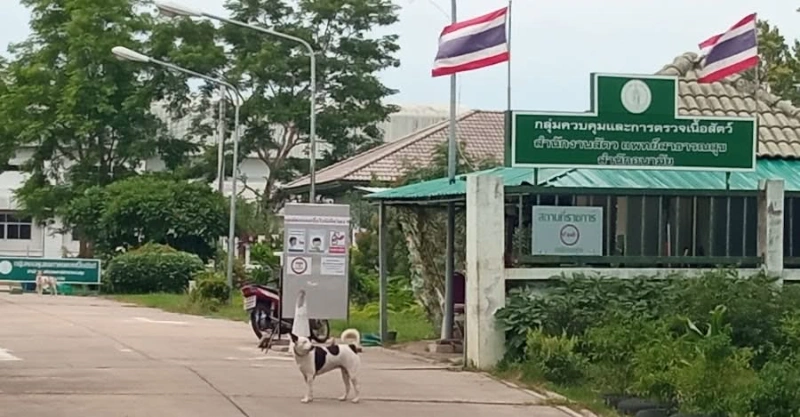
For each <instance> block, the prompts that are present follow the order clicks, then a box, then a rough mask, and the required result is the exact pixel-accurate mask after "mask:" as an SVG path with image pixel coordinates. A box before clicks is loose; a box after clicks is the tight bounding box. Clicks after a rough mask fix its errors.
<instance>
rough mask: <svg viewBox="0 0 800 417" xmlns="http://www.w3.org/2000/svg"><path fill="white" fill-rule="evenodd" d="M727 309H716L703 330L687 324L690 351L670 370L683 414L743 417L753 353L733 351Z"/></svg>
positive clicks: (751, 378) (753, 379)
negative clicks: (726, 318) (726, 314)
mask: <svg viewBox="0 0 800 417" xmlns="http://www.w3.org/2000/svg"><path fill="white" fill-rule="evenodd" d="M726 311H727V309H726V308H725V307H724V306H717V307H716V308H715V309H714V310H713V311H712V313H711V319H710V322H709V324H708V326H706V330H701V329H700V328H698V327H697V326H696V325H695V324H694V323H693V322H692V321H691V320H687V324H688V328H689V330H690V332H688V334H687V339H688V340H689V341H691V343H692V346H693V347H694V349H691V350H687V351H686V352H684V354H685V356H684V357H683V360H682V361H681V362H680V363H679V364H678V366H676V367H675V368H674V369H673V380H674V386H675V390H676V394H677V395H676V398H677V400H678V404H679V405H680V410H681V411H682V412H684V413H702V414H705V415H734V416H735V415H744V414H746V413H747V411H748V410H749V407H750V401H751V399H752V398H753V390H754V388H755V386H756V382H757V377H756V373H755V371H753V370H752V369H751V368H750V360H751V359H752V357H753V352H752V350H751V349H749V348H737V347H735V346H734V345H733V343H732V339H731V333H732V327H731V325H730V324H726V323H725V320H724V315H725V313H726Z"/></svg>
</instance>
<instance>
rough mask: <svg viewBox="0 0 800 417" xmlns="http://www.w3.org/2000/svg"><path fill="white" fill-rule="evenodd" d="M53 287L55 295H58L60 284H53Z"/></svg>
mask: <svg viewBox="0 0 800 417" xmlns="http://www.w3.org/2000/svg"><path fill="white" fill-rule="evenodd" d="M51 288H52V289H53V295H58V284H56V285H51Z"/></svg>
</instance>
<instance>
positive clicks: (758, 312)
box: [675, 270, 783, 367]
mask: <svg viewBox="0 0 800 417" xmlns="http://www.w3.org/2000/svg"><path fill="white" fill-rule="evenodd" d="M774 282H775V280H774V279H773V278H770V277H768V276H766V275H763V274H760V275H756V276H753V277H749V278H743V277H740V276H739V275H738V273H737V272H736V271H735V270H718V271H711V272H707V273H705V274H703V275H702V276H701V277H699V278H697V279H688V280H686V281H685V282H684V283H683V285H681V286H680V288H677V289H676V290H675V292H676V293H677V294H678V296H677V305H676V307H677V311H678V312H680V313H681V314H682V315H686V316H687V317H688V318H690V319H692V320H695V321H701V320H704V319H705V318H707V317H708V312H709V311H711V310H713V309H714V308H715V307H716V306H719V305H724V306H726V308H727V310H726V312H725V323H727V324H730V325H731V328H732V333H731V340H732V343H733V344H734V345H735V346H739V347H751V348H754V349H755V350H756V353H757V354H758V355H759V357H758V358H757V360H756V363H757V366H759V367H760V364H763V363H764V362H765V361H766V357H767V355H768V353H769V352H768V350H769V348H770V343H771V342H773V343H774V342H775V341H776V340H777V339H778V338H779V332H780V325H781V318H782V317H783V312H782V306H781V300H780V298H781V295H780V289H779V287H778V286H776V285H774Z"/></svg>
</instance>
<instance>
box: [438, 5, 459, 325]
mask: <svg viewBox="0 0 800 417" xmlns="http://www.w3.org/2000/svg"><path fill="white" fill-rule="evenodd" d="M457 11H458V7H457V2H456V0H451V1H450V22H451V23H456V21H457V19H456V15H457ZM456 101H457V96H456V75H455V74H452V75H450V129H449V131H448V132H447V133H448V135H447V178H448V179H449V180H450V184H453V183H454V182H455V181H456V168H457V165H458V163H457V155H456V153H457V152H458V149H457V146H458V145H457V144H456ZM453 224H455V205H454V204H453V203H448V204H447V247H446V251H447V255H446V258H447V259H446V260H445V272H444V274H445V277H444V314H443V315H442V332H441V335H440V336H441V339H444V340H447V339H451V338H452V337H453V318H454V317H453V316H454V314H453V254H454V253H455V251H454V250H453V245H454V244H455V239H454V233H455V232H454V231H453V227H452V225H453Z"/></svg>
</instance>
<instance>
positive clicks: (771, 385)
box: [750, 354, 800, 417]
mask: <svg viewBox="0 0 800 417" xmlns="http://www.w3.org/2000/svg"><path fill="white" fill-rule="evenodd" d="M758 379H759V382H758V386H757V387H756V388H755V390H754V393H753V400H752V403H751V406H750V409H751V410H752V411H753V412H754V413H755V414H756V415H758V416H763V417H797V416H800V358H798V356H797V354H793V355H789V356H783V357H775V358H772V359H771V360H769V361H768V362H767V363H766V364H765V365H764V367H763V368H762V369H761V371H760V372H759V373H758Z"/></svg>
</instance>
